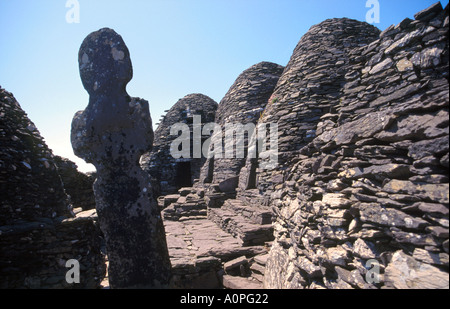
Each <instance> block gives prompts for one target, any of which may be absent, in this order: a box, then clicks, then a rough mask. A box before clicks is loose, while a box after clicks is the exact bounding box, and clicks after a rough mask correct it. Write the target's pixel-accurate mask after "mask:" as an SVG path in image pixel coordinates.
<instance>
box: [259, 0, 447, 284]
mask: <svg viewBox="0 0 450 309" xmlns="http://www.w3.org/2000/svg"><path fill="white" fill-rule="evenodd" d="M331 25H333V26H332V28H331ZM448 25H449V17H448V6H447V7H446V8H445V10H443V8H442V6H441V5H440V3H437V4H436V5H433V6H431V7H430V8H428V9H426V10H424V11H422V12H419V13H418V14H416V16H415V20H411V19H408V18H407V19H405V20H403V21H402V22H401V23H400V24H398V25H395V26H392V27H389V28H388V29H386V30H385V31H383V32H382V33H380V34H377V31H376V30H374V29H373V28H371V27H370V26H368V25H364V24H362V23H358V22H354V21H349V20H345V19H343V20H342V19H341V20H329V21H325V22H324V23H321V24H319V25H317V26H314V27H312V28H311V31H310V32H309V33H308V34H307V35H306V36H305V37H304V38H303V39H302V40H301V41H300V43H299V46H298V47H297V49H296V51H295V53H294V56H293V58H292V59H291V63H290V64H289V65H288V68H287V69H286V71H285V75H287V76H284V75H283V76H282V77H281V79H280V81H279V84H278V86H277V89H276V90H275V93H274V95H273V98H272V99H273V101H272V102H271V104H270V105H269V107H268V109H267V110H266V113H265V115H267V117H276V115H277V113H281V115H280V116H281V117H280V118H277V119H278V121H280V136H281V138H280V151H281V158H280V164H281V166H280V169H279V170H277V171H275V172H273V173H274V174H280V175H282V177H280V178H275V177H273V176H274V175H271V174H268V173H266V174H262V175H259V176H260V189H261V190H264V188H268V189H273V190H274V191H273V192H272V193H271V198H270V205H271V206H272V209H273V211H274V213H275V214H276V215H275V217H276V220H275V223H274V236H275V241H274V243H273V246H272V248H271V252H270V257H269V259H268V261H267V264H266V274H265V286H266V287H267V288H305V287H309V288H315V287H325V288H374V287H395V288H448V207H449V178H448V176H449V171H448V168H449V163H448V151H449V150H448V145H449V144H448V134H449V133H448V124H449V114H448V104H449V81H448V65H449V51H448ZM347 27H349V29H353V30H350V31H351V32H348V33H347V34H346V35H344V36H343V37H339V33H342V34H344V33H345V32H347V30H345V29H347ZM336 28H337V29H341V31H343V32H341V31H340V30H338V31H337V32H336V31H335V30H334V29H336ZM331 29H333V30H331ZM353 31H356V32H353ZM348 35H351V38H348V40H350V42H349V45H348V46H347V47H345V46H343V47H344V48H342V49H340V50H342V51H343V52H344V53H343V54H341V56H339V57H338V58H335V59H333V56H332V54H333V53H336V52H337V53H338V54H339V52H338V50H334V49H333V48H331V49H330V50H329V51H325V50H323V51H322V54H321V57H319V58H317V60H318V61H319V62H316V63H315V64H314V66H312V67H311V66H310V65H307V66H306V67H304V68H305V69H303V70H298V71H296V70H295V67H296V64H302V63H303V64H307V63H306V62H303V61H307V59H310V57H311V56H314V55H315V53H314V52H313V51H312V50H310V49H309V48H308V46H311V47H312V46H314V40H315V38H321V41H323V42H329V44H330V46H333V47H336V46H340V42H344V44H345V38H346V37H348ZM360 38H361V39H360ZM351 42H353V43H354V44H352V43H351ZM364 43H365V44H364ZM324 45H328V43H324ZM359 45H360V46H359ZM338 49H339V48H338ZM326 55H327V56H326ZM302 59H303V60H302ZM330 61H331V62H330ZM311 63H312V62H310V64H311ZM328 64H331V66H329V67H328ZM327 67H328V68H329V69H330V70H331V71H329V72H328V73H327V74H325V75H326V76H321V71H322V70H325V71H326V70H327ZM316 74H318V75H319V77H320V78H319V79H317V80H316V79H315V78H314V76H315V75H316ZM296 75H297V76H299V77H300V76H302V78H301V80H299V83H300V84H299V86H298V87H295V88H290V87H289V86H287V84H286V83H287V82H288V81H291V82H292V81H294V79H293V78H294V76H296ZM330 76H335V79H334V80H333V83H329V82H328V81H329V79H330ZM323 81H326V84H325V85H324V84H323ZM291 100H293V101H292V102H293V104H292V105H293V108H289V103H290V102H291ZM277 105H280V108H277ZM284 110H286V111H284ZM302 114H303V115H307V117H305V116H303V115H302ZM291 116H292V117H293V118H292V120H287V119H289V117H291ZM294 116H295V117H294ZM283 117H284V118H283ZM299 120H300V121H299ZM292 121H294V123H293V124H295V123H297V126H298V128H297V129H296V131H295V134H289V131H286V129H284V127H283V125H284V124H285V123H286V125H287V123H292ZM296 121H297V122H296ZM290 127H291V128H292V127H295V125H291V126H290ZM286 128H289V126H288V127H286ZM289 145H292V146H289ZM294 151H295V152H294ZM270 177H272V181H271V179H270ZM274 178H275V179H279V180H280V181H276V182H274V181H273V179H274ZM263 184H264V185H263ZM265 184H268V185H267V186H265ZM268 192H271V191H267V193H268ZM370 260H371V261H370ZM373 261H376V263H378V265H377V267H378V268H377V269H376V270H374V271H375V272H377V274H379V276H377V277H376V280H375V281H370V282H369V281H368V280H366V279H367V278H368V277H370V276H373V274H372V273H370V272H369V269H371V268H372V266H373V265H372V264H369V262H370V263H372V262H373ZM372 270H373V269H372Z"/></svg>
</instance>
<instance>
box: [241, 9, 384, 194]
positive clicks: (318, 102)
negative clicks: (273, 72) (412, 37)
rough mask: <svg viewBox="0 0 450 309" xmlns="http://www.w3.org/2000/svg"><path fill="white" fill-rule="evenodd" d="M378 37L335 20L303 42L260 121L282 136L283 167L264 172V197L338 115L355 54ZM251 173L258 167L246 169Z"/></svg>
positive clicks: (352, 22)
mask: <svg viewBox="0 0 450 309" xmlns="http://www.w3.org/2000/svg"><path fill="white" fill-rule="evenodd" d="M378 34H379V30H378V29H377V28H375V27H373V26H371V25H368V24H367V23H362V22H359V21H356V20H350V19H345V18H344V19H330V20H327V21H324V22H323V23H321V24H319V25H316V26H313V27H312V28H311V29H310V30H309V31H308V33H307V34H306V35H305V36H303V38H302V39H301V40H300V42H299V43H298V45H297V47H296V48H295V50H294V53H293V55H292V57H291V59H290V61H289V63H288V65H287V66H286V69H285V70H284V72H283V74H282V75H281V77H280V80H279V81H278V84H277V85H276V87H275V90H274V92H273V94H272V96H271V98H270V100H269V102H268V103H267V107H266V109H265V111H264V114H263V116H262V117H261V119H260V123H277V124H278V132H279V140H278V151H279V158H278V159H279V162H278V163H279V165H278V167H277V169H276V171H267V172H263V171H261V172H260V173H259V175H258V189H260V191H261V192H264V194H266V195H270V193H271V190H272V189H273V187H272V186H271V185H272V184H275V185H279V184H281V183H282V182H283V179H282V178H281V177H279V175H280V174H281V173H282V172H283V170H285V169H286V168H288V167H289V164H290V163H289V160H290V159H291V158H293V157H295V156H296V154H297V152H298V150H300V149H301V148H302V147H303V146H304V145H305V144H306V143H307V142H309V141H310V140H311V139H312V138H313V137H314V136H315V132H316V129H317V124H318V122H319V120H320V118H321V117H323V116H324V115H326V114H328V113H330V112H334V111H335V110H336V108H337V106H338V105H339V103H340V102H339V98H340V96H341V94H342V91H343V87H344V85H345V74H347V72H348V70H349V67H350V61H351V57H352V55H351V54H350V51H351V50H352V49H353V48H355V47H358V46H362V45H365V44H368V43H370V42H372V41H373V40H375V38H376V37H377V36H378ZM248 163H249V164H254V161H250V160H249V162H248ZM247 170H248V171H250V170H255V167H249V166H247ZM243 178H245V179H246V181H252V182H254V183H255V182H256V180H253V179H251V177H243ZM244 187H247V188H249V186H248V185H245V186H244Z"/></svg>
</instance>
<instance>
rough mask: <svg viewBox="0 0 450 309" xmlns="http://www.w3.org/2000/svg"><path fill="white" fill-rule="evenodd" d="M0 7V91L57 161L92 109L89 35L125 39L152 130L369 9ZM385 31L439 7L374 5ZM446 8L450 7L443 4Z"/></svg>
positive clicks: (7, 2)
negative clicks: (171, 113)
mask: <svg viewBox="0 0 450 309" xmlns="http://www.w3.org/2000/svg"><path fill="white" fill-rule="evenodd" d="M66 2H67V0H39V1H31V0H14V1H13V0H0V12H1V15H2V17H1V18H0V29H2V35H1V37H2V40H1V45H0V46H1V48H0V86H2V87H3V88H5V89H6V90H8V91H10V92H12V93H13V94H14V95H15V97H16V99H17V100H18V101H19V103H20V104H21V106H22V108H23V109H24V110H25V111H26V112H27V114H28V115H29V117H30V119H31V120H32V121H33V122H34V123H35V124H36V126H37V127H38V129H39V130H40V132H41V134H42V136H43V137H44V138H45V140H46V142H47V144H48V145H49V147H50V148H51V149H53V151H54V153H55V154H58V155H61V156H64V157H67V158H70V159H71V160H73V161H75V162H76V163H77V164H78V165H79V168H80V170H83V171H87V170H92V169H93V168H92V167H91V166H88V165H86V164H84V162H83V161H82V160H81V159H78V158H76V157H75V156H74V155H73V152H72V148H71V145H70V124H71V121H72V117H73V115H74V114H75V113H76V112H77V111H79V110H83V109H84V108H85V107H86V106H87V103H88V95H87V93H86V92H85V90H84V88H83V86H82V84H81V80H80V78H79V72H78V58H77V57H78V49H79V47H80V45H81V42H82V41H83V39H84V38H85V37H86V36H87V35H88V34H89V33H91V32H93V31H96V30H98V29H100V28H103V27H109V28H113V29H114V30H116V31H117V32H118V33H119V34H120V35H122V37H123V39H124V40H125V43H126V44H127V46H128V48H129V50H130V53H131V60H132V63H133V70H134V77H133V79H132V81H131V82H130V83H129V85H128V87H127V90H128V93H129V94H130V95H131V96H135V97H141V98H144V99H146V100H148V101H149V103H150V112H151V114H152V118H153V123H157V122H158V120H159V118H160V116H161V115H162V114H164V110H166V109H169V108H170V107H172V105H174V104H175V103H176V102H177V101H178V99H180V98H182V97H184V96H185V95H187V94H190V93H203V94H205V95H208V96H210V97H211V98H212V99H214V100H216V101H217V102H219V101H220V100H221V99H222V98H223V96H224V95H225V93H226V92H227V91H228V89H229V87H230V86H231V85H232V84H233V82H234V80H235V79H236V78H237V77H238V75H239V74H240V73H241V72H242V71H244V70H245V69H247V68H248V67H250V66H252V65H253V64H256V63H258V62H261V61H271V62H275V63H278V64H281V65H286V64H287V63H288V61H289V58H290V56H291V54H292V51H293V50H294V48H295V46H296V45H297V43H298V41H299V40H300V38H301V37H302V35H304V34H305V33H306V32H307V31H308V29H309V28H310V27H311V26H312V25H314V24H317V23H320V22H322V21H324V20H325V19H327V18H334V17H348V18H353V19H357V20H361V21H365V20H366V13H367V11H368V10H370V8H367V7H366V0H346V1H337V0H314V1H309V0H308V1H307V0H127V1H125V0H121V1H119V0H89V1H88V0H78V3H79V9H80V10H79V13H80V14H79V16H80V20H79V23H68V22H67V20H66V14H67V12H68V11H69V10H70V8H67V7H66ZM378 2H379V4H380V23H378V24H375V26H377V27H378V28H379V29H381V30H384V29H385V28H387V27H388V26H390V25H391V24H397V23H399V22H400V21H402V20H403V19H404V18H406V17H409V18H413V16H414V14H415V13H417V12H418V11H420V10H422V9H425V8H427V7H428V6H430V5H431V4H433V3H435V2H436V0H389V1H388V0H378ZM441 3H442V5H443V6H444V7H445V5H447V3H448V0H446V1H441Z"/></svg>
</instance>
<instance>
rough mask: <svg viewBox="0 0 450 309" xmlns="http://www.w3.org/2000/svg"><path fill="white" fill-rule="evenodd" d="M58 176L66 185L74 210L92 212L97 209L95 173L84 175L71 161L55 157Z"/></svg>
mask: <svg viewBox="0 0 450 309" xmlns="http://www.w3.org/2000/svg"><path fill="white" fill-rule="evenodd" d="M54 159H55V164H56V166H57V168H58V174H59V175H60V176H61V179H62V182H63V183H64V189H65V191H66V193H67V195H69V197H70V201H71V203H72V205H73V207H74V208H82V209H83V210H90V209H94V208H95V197H94V190H93V185H94V181H95V177H96V176H95V173H88V174H85V173H82V172H80V171H78V169H77V168H78V166H77V165H76V164H75V163H74V162H72V161H70V160H69V159H66V158H62V157H59V156H54Z"/></svg>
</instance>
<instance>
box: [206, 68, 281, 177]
mask: <svg viewBox="0 0 450 309" xmlns="http://www.w3.org/2000/svg"><path fill="white" fill-rule="evenodd" d="M282 72H283V67H282V66H280V65H278V64H275V63H271V62H261V63H258V64H255V65H253V66H252V67H250V68H248V69H247V70H245V71H244V72H243V73H242V74H240V75H239V77H238V78H237V79H236V81H235V82H234V84H233V85H232V86H231V88H230V89H229V90H228V92H227V93H226V95H225V97H224V98H223V99H222V100H221V101H220V103H219V107H218V109H217V112H216V123H217V124H218V125H220V127H221V128H222V132H221V133H222V135H224V134H225V129H226V126H227V125H232V124H237V125H245V124H248V123H252V124H254V123H256V122H257V121H258V119H259V118H260V117H261V115H262V113H263V111H264V108H265V106H266V104H267V101H268V99H269V97H270V96H271V94H272V92H273V89H274V88H275V85H276V84H277V81H278V79H279V78H280V75H281V73H282ZM219 133H220V132H219ZM246 134H248V133H246ZM245 139H246V141H247V140H248V137H246V138H245ZM244 144H245V145H247V142H245V143H244ZM224 146H225V145H224ZM244 156H245V154H244ZM244 164H245V157H244V158H237V156H236V151H234V155H233V158H220V159H217V158H212V159H208V160H207V162H206V164H205V165H204V168H203V170H202V177H201V179H200V181H201V182H202V183H204V182H213V183H219V182H221V181H224V180H226V179H229V178H233V177H236V176H238V175H239V172H240V169H241V168H242V167H243V166H244Z"/></svg>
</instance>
